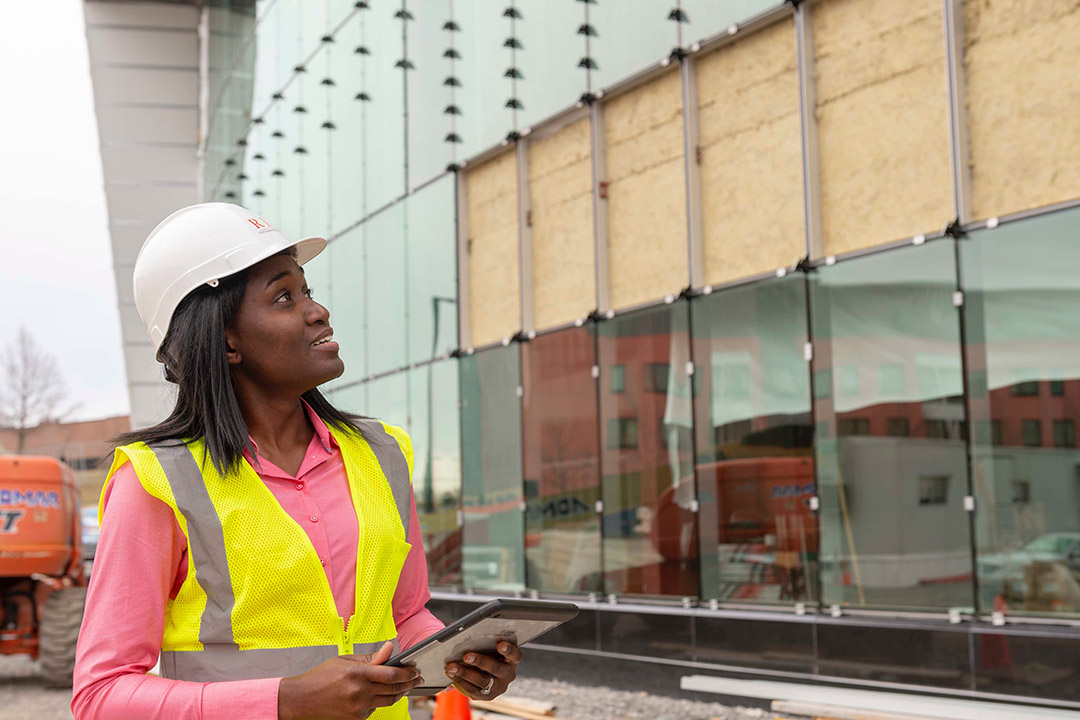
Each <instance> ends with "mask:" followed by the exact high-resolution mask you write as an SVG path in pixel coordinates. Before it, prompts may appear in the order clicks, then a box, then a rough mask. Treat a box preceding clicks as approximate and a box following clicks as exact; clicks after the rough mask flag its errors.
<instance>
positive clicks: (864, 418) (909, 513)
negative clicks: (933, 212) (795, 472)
mask: <svg viewBox="0 0 1080 720" xmlns="http://www.w3.org/2000/svg"><path fill="white" fill-rule="evenodd" d="M811 277H812V278H813V283H812V285H811V289H812V307H813V310H814V312H813V320H812V322H813V326H812V329H813V337H814V363H813V367H814V372H815V381H814V391H815V394H816V395H818V397H819V398H820V399H819V400H818V402H817V414H816V419H817V422H818V428H817V432H816V433H815V436H816V437H815V447H816V451H817V463H818V482H819V483H820V496H821V532H822V538H821V542H822V553H821V554H822V558H821V562H822V597H823V600H824V602H825V604H840V605H856V606H877V607H881V606H891V607H905V608H916V609H939V610H944V609H946V608H951V607H965V608H966V607H970V605H971V603H972V593H971V548H970V543H969V537H970V528H969V524H968V523H969V521H968V516H967V513H966V512H965V511H964V496H965V495H966V494H967V463H966V452H965V447H964V446H965V442H964V438H965V428H964V405H963V381H962V371H961V362H960V332H959V322H958V320H959V318H958V315H957V311H956V308H955V306H954V305H953V293H954V291H955V289H956V263H955V260H954V245H953V243H952V241H950V240H943V241H939V242H933V243H929V244H927V245H924V246H922V247H909V248H904V249H900V250H893V251H890V252H886V253H880V254H876V255H872V256H867V257H862V258H858V259H853V260H849V261H847V262H842V263H839V264H837V265H834V266H832V267H823V268H819V269H818V270H816V271H815V273H814V274H813V275H812V276H811ZM890 418H906V419H907V420H908V427H909V429H910V437H896V436H890V435H889V432H888V429H889V427H888V426H889V419H890ZM893 427H894V429H895V427H896V424H895V423H894V425H893Z"/></svg>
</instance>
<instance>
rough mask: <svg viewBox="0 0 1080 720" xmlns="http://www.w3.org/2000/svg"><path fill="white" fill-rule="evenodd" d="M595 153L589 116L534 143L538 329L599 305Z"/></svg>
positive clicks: (531, 163)
mask: <svg viewBox="0 0 1080 720" xmlns="http://www.w3.org/2000/svg"><path fill="white" fill-rule="evenodd" d="M591 153H592V142H591V139H590V120H589V118H588V117H585V118H583V119H581V120H578V121H577V122H574V123H572V124H570V125H568V126H567V127H565V128H563V129H561V130H559V131H558V132H557V133H555V134H553V135H550V136H548V137H546V138H543V139H541V140H538V141H536V142H532V143H530V144H529V193H530V197H531V202H532V261H533V268H532V277H533V322H534V325H535V326H536V328H537V329H541V330H542V329H544V328H546V327H552V326H555V325H561V324H563V323H566V322H570V321H572V320H574V319H575V318H578V317H582V316H584V315H587V314H589V312H590V311H592V310H593V309H594V308H595V307H596V262H595V257H594V252H595V250H594V242H593V198H592V161H591Z"/></svg>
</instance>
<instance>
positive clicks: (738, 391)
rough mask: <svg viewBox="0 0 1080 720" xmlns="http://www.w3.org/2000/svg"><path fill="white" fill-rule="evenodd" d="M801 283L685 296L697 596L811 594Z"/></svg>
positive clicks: (747, 598) (812, 521)
mask: <svg viewBox="0 0 1080 720" xmlns="http://www.w3.org/2000/svg"><path fill="white" fill-rule="evenodd" d="M806 287H807V286H806V279H805V277H803V276H801V275H799V276H789V277H786V278H783V279H777V280H766V281H762V282H757V283H754V284H752V285H747V286H743V287H735V288H731V289H727V290H723V291H720V292H715V293H712V294H711V295H706V296H702V297H699V298H695V299H694V301H693V302H692V303H691V311H692V317H693V325H692V328H693V338H694V340H693V342H694V346H693V347H694V363H695V372H694V385H695V392H694V396H695V403H694V409H695V414H694V417H695V426H696V429H697V434H696V438H697V442H696V450H697V460H696V473H697V482H698V498H699V501H700V503H701V512H700V532H701V595H702V597H704V598H716V599H718V600H723V601H728V602H739V603H747V602H761V603H773V604H776V603H794V602H813V601H816V599H817V597H818V594H817V589H816V583H817V560H818V551H819V541H818V527H817V518H816V517H815V515H814V512H813V510H812V509H811V506H810V499H811V498H812V497H813V496H815V495H816V494H817V491H816V489H815V487H814V460H813V435H814V433H813V422H812V420H811V414H810V369H809V365H808V363H807V360H806V356H805V347H806V342H807V340H808V336H807V314H806Z"/></svg>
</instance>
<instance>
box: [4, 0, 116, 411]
mask: <svg viewBox="0 0 1080 720" xmlns="http://www.w3.org/2000/svg"><path fill="white" fill-rule="evenodd" d="M0 107H2V108H3V112H0V288H3V297H4V299H5V300H4V310H3V312H2V313H0V347H2V346H5V345H8V344H9V343H11V342H12V341H13V340H14V338H15V334H16V332H17V331H18V328H19V326H20V325H25V326H26V327H27V328H28V329H29V330H30V332H31V333H32V334H33V336H34V338H35V339H36V340H37V341H38V343H39V344H40V345H42V346H44V348H45V349H46V350H47V351H48V352H50V353H52V354H53V355H55V357H56V358H57V360H58V361H59V364H60V369H61V371H62V372H63V375H64V379H65V381H66V383H67V386H68V389H69V393H70V398H71V402H74V403H79V408H78V410H77V411H76V413H75V419H93V418H99V417H106V416H109V415H121V414H127V413H128V411H129V406H128V397H127V386H126V380H125V375H124V360H123V353H122V351H121V341H120V321H119V317H118V315H117V305H116V288H115V283H114V282H113V270H112V249H111V246H110V243H109V226H108V213H107V211H106V208H105V191H104V188H103V185H102V176H101V156H100V154H99V151H98V136H97V122H96V118H95V116H94V97H93V91H92V88H91V86H90V61H89V57H88V55H87V51H86V34H85V30H84V27H83V14H82V2H81V0H46V1H45V2H9V1H8V0H3V1H0Z"/></svg>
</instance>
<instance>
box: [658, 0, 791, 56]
mask: <svg viewBox="0 0 1080 720" xmlns="http://www.w3.org/2000/svg"><path fill="white" fill-rule="evenodd" d="M783 4H784V3H781V2H777V0H724V2H717V1H716V0H679V7H680V8H682V11H683V12H684V13H686V24H684V25H683V30H682V39H683V41H682V45H684V46H686V45H689V44H690V43H692V42H694V41H695V40H703V39H704V38H707V37H710V36H712V35H715V34H717V33H719V32H720V31H722V30H725V29H727V28H728V27H729V26H730V25H731V24H732V23H737V22H741V21H743V20H748V19H750V18H752V17H754V16H755V15H760V14H761V13H763V12H765V11H766V10H769V9H771V8H774V7H776V6H777V5H783Z"/></svg>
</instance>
